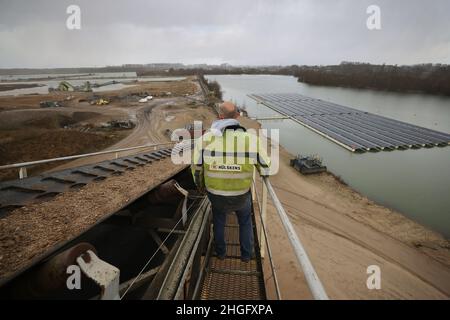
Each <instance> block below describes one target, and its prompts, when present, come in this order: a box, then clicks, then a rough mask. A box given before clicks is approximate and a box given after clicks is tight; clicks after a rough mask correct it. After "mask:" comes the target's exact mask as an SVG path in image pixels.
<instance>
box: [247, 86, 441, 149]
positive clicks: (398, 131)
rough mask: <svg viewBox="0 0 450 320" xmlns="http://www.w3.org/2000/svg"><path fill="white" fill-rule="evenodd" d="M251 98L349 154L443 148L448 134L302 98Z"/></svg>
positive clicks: (265, 96) (264, 95)
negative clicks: (342, 148) (348, 151)
mask: <svg viewBox="0 0 450 320" xmlns="http://www.w3.org/2000/svg"><path fill="white" fill-rule="evenodd" d="M250 97H251V98H253V99H255V100H256V101H258V102H259V103H262V104H263V105H265V106H267V107H269V108H271V109H273V110H275V111H276V112H278V113H281V114H282V115H284V116H286V117H287V118H288V119H291V120H294V121H296V122H297V123H300V124H301V125H303V126H305V127H307V128H308V129H310V130H312V131H314V132H316V133H318V134H320V135H322V136H324V137H325V138H327V139H329V140H331V141H333V142H335V143H337V144H338V145H340V146H342V147H344V148H346V149H347V150H350V151H352V152H366V151H381V150H383V151H391V150H395V149H400V150H404V149H410V148H413V149H417V148H423V147H424V148H432V147H435V146H438V147H444V146H447V145H449V144H450V134H448V133H443V132H439V131H435V130H431V129H427V128H423V127H419V126H416V125H412V124H409V123H405V122H401V121H398V120H394V119H390V118H386V117H382V116H379V115H376V114H372V113H369V112H365V111H361V110H357V109H353V108H349V107H345V106H341V105H338V104H335V103H332V102H327V101H323V100H320V99H315V98H310V97H307V96H303V95H301V94H295V93H293V94H290V93H289V94H252V95H250Z"/></svg>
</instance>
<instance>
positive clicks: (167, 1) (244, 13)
mask: <svg viewBox="0 0 450 320" xmlns="http://www.w3.org/2000/svg"><path fill="white" fill-rule="evenodd" d="M70 4H76V5H78V6H79V7H80V8H81V30H69V29H67V28H66V20H67V17H68V16H69V15H68V14H67V13H66V8H67V7H68V6H69V5H70ZM371 4H376V5H378V6H379V7H380V8H381V30H373V31H370V30H368V28H367V27H366V20H367V18H368V16H369V15H368V14H367V13H366V9H367V7H368V6H369V5H371ZM343 60H345V61H363V62H371V63H392V64H415V63H424V62H433V63H449V64H450V1H449V0H431V1H430V0H427V1H426V0H369V1H366V0H221V1H216V0H189V1H183V0H158V1H156V0H126V1H123V0H115V1H103V0H102V1H100V0H99V1H94V0H90V1H89V0H69V1H66V0H55V1H44V0H34V1H22V0H0V67H1V68H9V67H77V66H104V65H119V64H125V63H152V62H182V63H187V64H191V63H209V64H218V63H224V62H227V63H231V64H234V65H290V64H335V63H340V62H341V61H343Z"/></svg>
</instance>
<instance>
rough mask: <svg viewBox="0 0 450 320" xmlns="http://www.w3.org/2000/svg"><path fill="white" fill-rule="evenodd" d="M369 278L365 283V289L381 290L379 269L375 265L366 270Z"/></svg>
mask: <svg viewBox="0 0 450 320" xmlns="http://www.w3.org/2000/svg"><path fill="white" fill-rule="evenodd" d="M366 272H367V274H368V275H369V277H368V278H367V281H366V286H367V289H369V290H380V289H381V268H380V267H379V266H377V265H370V266H368V267H367V270H366Z"/></svg>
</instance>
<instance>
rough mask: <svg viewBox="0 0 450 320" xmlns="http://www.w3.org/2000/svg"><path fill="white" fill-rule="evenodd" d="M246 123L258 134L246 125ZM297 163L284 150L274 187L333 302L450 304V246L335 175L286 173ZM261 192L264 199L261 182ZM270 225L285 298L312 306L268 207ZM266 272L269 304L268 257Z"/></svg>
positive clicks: (269, 279)
mask: <svg viewBox="0 0 450 320" xmlns="http://www.w3.org/2000/svg"><path fill="white" fill-rule="evenodd" d="M242 122H243V123H244V124H246V126H247V127H255V124H254V123H253V122H251V121H248V120H247V119H245V120H243V121H242ZM292 157H293V156H292V155H290V154H289V153H288V152H286V151H285V150H284V149H281V151H280V170H279V173H278V174H277V175H275V176H273V177H271V182H272V185H273V187H274V189H275V191H276V193H277V195H278V197H279V199H280V201H281V202H282V204H283V206H284V208H285V210H286V212H287V213H288V215H289V217H290V219H291V222H292V223H293V225H294V227H295V229H296V231H297V234H298V235H299V238H300V239H301V241H302V243H303V245H304V247H305V249H306V250H307V252H308V254H309V257H310V259H311V261H312V263H313V265H314V267H315V269H316V271H317V273H318V275H319V277H320V279H321V281H322V283H323V285H324V287H325V289H326V291H327V293H328V295H329V297H330V298H331V299H448V298H449V297H450V250H449V249H450V243H449V242H448V241H447V240H445V239H444V238H443V237H442V236H441V235H439V234H437V233H435V232H433V231H431V230H429V229H427V228H425V227H423V226H421V225H419V224H418V223H415V222H414V221H411V220H409V219H408V218H406V217H405V216H403V215H401V214H400V213H398V212H395V211H393V210H390V209H388V208H385V207H382V206H379V205H377V204H375V203H373V202H372V201H370V200H368V199H367V198H366V197H364V196H362V195H360V194H358V193H357V192H355V191H354V190H352V189H351V188H349V187H347V186H345V185H343V184H342V183H340V182H339V181H337V180H336V179H335V178H334V177H333V176H332V175H330V174H320V175H312V176H303V175H301V174H300V173H299V172H297V171H296V170H294V169H293V168H291V167H290V166H289V159H290V158H292ZM257 185H258V186H257V188H258V193H259V195H260V196H261V188H262V186H261V183H260V182H259V183H258V184H257ZM267 225H268V233H269V242H270V245H271V248H272V252H273V255H274V257H273V259H274V262H275V269H276V273H277V275H278V280H279V283H280V288H281V293H282V298H283V299H311V298H312V297H311V295H310V293H309V290H308V287H307V284H306V281H305V278H304V276H303V273H302V271H301V269H300V268H299V267H298V263H297V260H296V257H295V255H294V252H293V251H292V249H291V245H290V243H289V241H288V239H287V237H286V235H285V231H284V229H283V226H282V225H281V222H280V221H279V218H278V215H277V213H276V210H275V208H274V206H273V205H272V203H271V202H270V200H269V206H268V217H267ZM266 257H267V256H266ZM371 265H377V266H379V267H380V270H381V289H380V290H376V289H375V290H369V289H368V288H367V285H366V281H367V279H368V277H369V275H368V274H367V267H368V266H371ZM265 270H266V271H265V277H266V282H267V284H268V291H269V297H271V298H276V296H275V291H274V286H273V280H272V279H271V271H270V269H269V264H268V259H267V258H266V259H265Z"/></svg>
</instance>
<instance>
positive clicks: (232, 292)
mask: <svg viewBox="0 0 450 320" xmlns="http://www.w3.org/2000/svg"><path fill="white" fill-rule="evenodd" d="M225 239H226V242H227V256H226V258H225V259H224V260H220V259H218V258H216V257H211V259H210V261H209V265H208V268H207V274H206V276H205V279H204V281H203V286H202V291H201V295H200V298H201V299H202V300H264V299H266V295H265V287H264V277H263V274H262V266H261V260H260V258H259V254H257V255H256V258H254V259H252V260H250V261H249V262H247V263H245V262H242V261H241V259H240V254H241V252H240V246H239V225H238V222H237V218H236V215H235V214H229V215H228V216H227V224H226V226H225ZM257 241H258V240H257V238H256V234H255V244H256V243H257ZM257 250H258V247H257V246H255V252H256V251H257Z"/></svg>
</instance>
